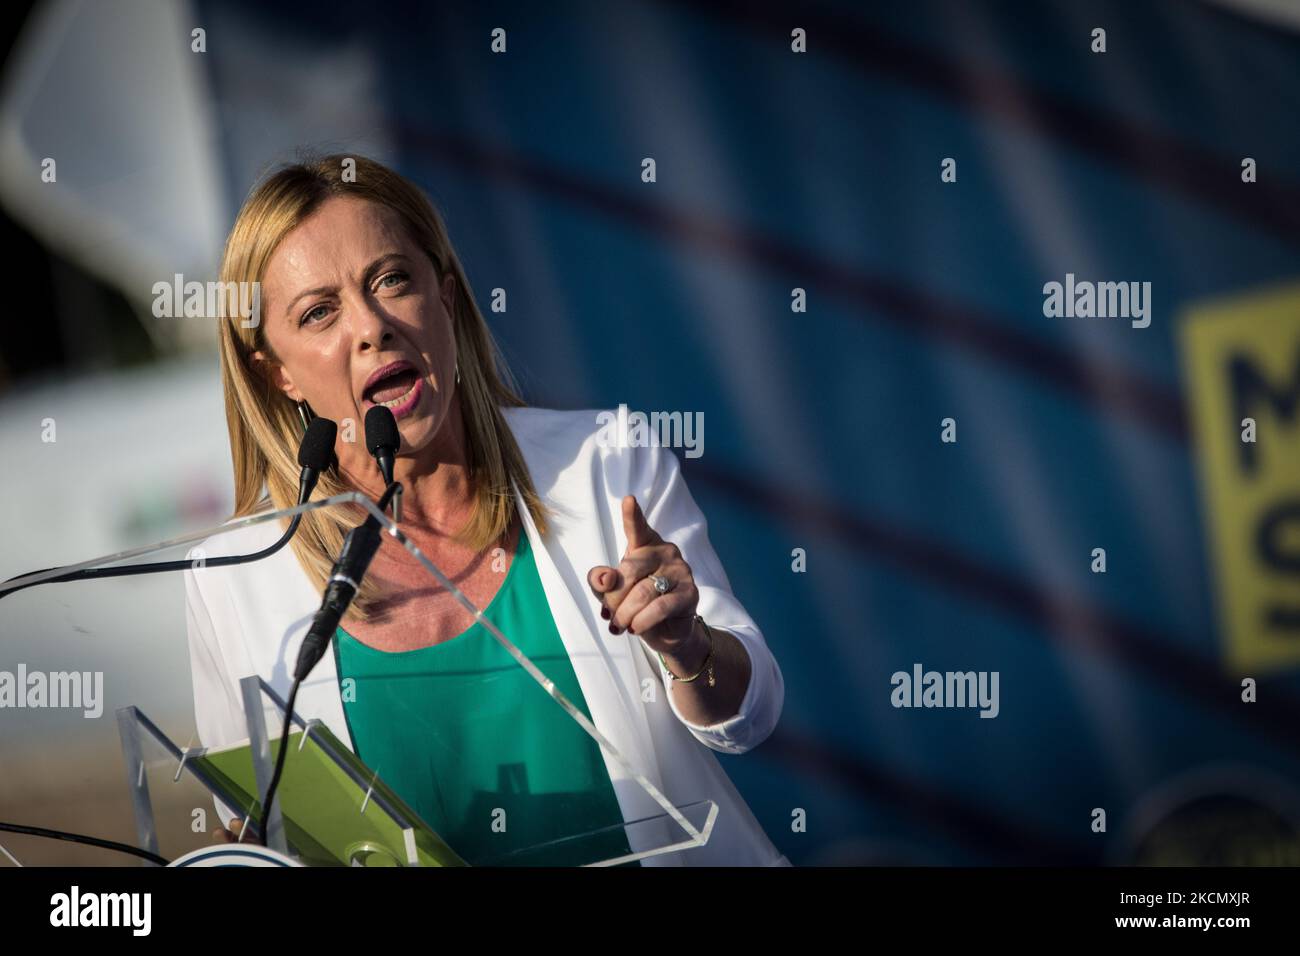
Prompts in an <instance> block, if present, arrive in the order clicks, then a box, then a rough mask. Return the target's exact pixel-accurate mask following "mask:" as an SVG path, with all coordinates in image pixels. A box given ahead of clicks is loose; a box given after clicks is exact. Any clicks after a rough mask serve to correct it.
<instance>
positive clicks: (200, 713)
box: [182, 568, 247, 827]
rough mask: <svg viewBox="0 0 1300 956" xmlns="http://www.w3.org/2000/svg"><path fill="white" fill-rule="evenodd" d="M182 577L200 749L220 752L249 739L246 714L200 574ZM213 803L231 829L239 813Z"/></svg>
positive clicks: (194, 572)
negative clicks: (231, 677) (217, 632)
mask: <svg viewBox="0 0 1300 956" xmlns="http://www.w3.org/2000/svg"><path fill="white" fill-rule="evenodd" d="M182 576H183V577H184V578H185V630H186V634H187V636H188V639H189V647H190V674H191V677H192V679H193V683H194V726H195V728H196V729H197V730H198V736H199V743H200V745H201V746H203V747H207V748H209V749H216V748H218V747H222V746H225V745H227V744H231V743H235V742H237V741H239V740H241V739H243V738H244V737H246V736H247V733H246V732H245V728H244V722H243V718H242V716H240V715H241V714H242V713H243V711H242V709H241V708H240V706H239V701H238V700H237V699H236V698H235V696H234V687H235V684H234V682H233V681H232V680H231V679H230V673H229V670H228V668H227V667H226V663H225V657H224V655H223V654H222V653H221V645H220V643H219V642H218V640H217V636H216V630H215V628H214V627H213V622H212V615H211V614H210V613H209V612H208V606H207V603H206V601H205V600H204V596H203V591H202V589H201V588H200V587H199V580H198V573H196V571H195V570H194V569H193V568H190V569H187V570H185V571H183V572H182ZM213 803H214V804H215V805H216V809H217V815H218V816H219V817H220V818H221V825H222V826H226V827H228V826H229V825H230V821H231V820H232V819H233V818H234V817H235V816H236V812H235V811H234V809H232V808H231V807H228V806H227V805H226V804H225V803H223V802H222V801H221V800H219V799H217V798H216V797H215V796H214V797H213Z"/></svg>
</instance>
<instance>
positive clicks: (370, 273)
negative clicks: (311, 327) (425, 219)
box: [284, 252, 411, 315]
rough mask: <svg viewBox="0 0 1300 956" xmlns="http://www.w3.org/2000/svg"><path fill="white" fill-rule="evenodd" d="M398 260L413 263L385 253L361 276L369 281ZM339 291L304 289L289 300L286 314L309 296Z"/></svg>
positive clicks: (333, 288) (324, 287)
mask: <svg viewBox="0 0 1300 956" xmlns="http://www.w3.org/2000/svg"><path fill="white" fill-rule="evenodd" d="M396 259H400V260H402V261H403V262H410V261H411V260H410V259H409V258H408V257H407V256H406V255H405V254H404V253H401V252H385V253H384V254H383V255H382V256H380V257H379V258H377V259H375V260H374V261H373V262H371V263H370V265H368V266H366V268H365V269H364V270H363V271H362V273H361V275H362V278H363V281H369V280H370V278H371V277H372V276H373V275H374V274H375V272H377V271H378V270H379V267H380V266H382V265H383V264H384V263H386V262H390V261H393V260H396ZM337 291H338V286H333V285H321V286H317V287H316V288H314V289H304V290H303V291H302V292H299V293H298V294H297V295H295V296H294V297H293V298H292V299H290V300H289V304H288V305H286V306H285V307H284V314H285V315H289V314H290V313H292V312H293V307H294V306H295V305H296V304H297V302H298V300H299V299H305V298H306V297H308V296H312V295H324V294H326V293H330V292H337Z"/></svg>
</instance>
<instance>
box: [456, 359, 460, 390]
mask: <svg viewBox="0 0 1300 956" xmlns="http://www.w3.org/2000/svg"><path fill="white" fill-rule="evenodd" d="M456 384H457V385H459V384H460V359H456Z"/></svg>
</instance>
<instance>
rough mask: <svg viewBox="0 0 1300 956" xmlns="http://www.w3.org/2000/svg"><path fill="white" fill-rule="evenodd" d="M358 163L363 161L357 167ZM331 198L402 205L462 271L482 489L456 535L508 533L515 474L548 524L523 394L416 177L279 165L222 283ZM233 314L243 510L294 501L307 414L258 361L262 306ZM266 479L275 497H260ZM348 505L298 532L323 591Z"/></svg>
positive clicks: (443, 266)
mask: <svg viewBox="0 0 1300 956" xmlns="http://www.w3.org/2000/svg"><path fill="white" fill-rule="evenodd" d="M353 162H354V163H355V167H350V164H351V163H353ZM349 168H354V169H355V181H351V179H349V180H348V181H345V180H344V171H345V169H349ZM331 196H348V197H353V198H359V199H365V200H369V201H371V202H375V203H379V204H381V205H383V206H386V207H388V208H389V209H392V210H394V211H395V212H396V213H397V214H398V215H399V216H400V217H401V219H402V221H403V223H404V224H405V225H406V228H407V229H408V230H409V234H410V236H411V238H412V239H413V241H414V242H415V243H416V244H417V245H418V246H419V247H420V248H421V249H423V250H424V252H425V254H427V255H428V257H429V259H430V260H431V261H432V262H433V267H434V270H435V271H436V272H437V274H438V280H439V284H440V285H441V282H442V280H443V278H444V277H445V276H446V275H447V273H448V272H450V273H451V274H452V275H453V276H455V279H456V288H455V301H454V302H453V308H452V315H451V319H452V329H453V332H454V335H455V341H456V355H457V362H458V366H459V371H460V383H459V385H458V386H457V387H456V392H455V397H456V401H458V402H459V403H460V407H461V415H462V418H463V420H464V423H465V440H466V445H467V448H466V456H467V464H468V470H469V477H470V482H471V487H472V494H473V496H474V504H473V509H472V511H471V514H470V517H469V519H468V521H467V522H466V524H465V526H464V527H463V528H462V529H461V531H460V532H459V534H458V535H457V538H456V540H458V541H460V542H461V543H463V544H465V545H468V546H469V547H472V548H473V549H474V550H476V551H478V550H482V549H483V548H485V547H487V546H488V545H489V544H491V543H492V542H494V541H496V540H497V539H499V538H500V537H501V536H502V535H503V534H504V533H505V532H506V530H507V528H508V527H509V526H510V522H511V519H512V517H513V514H514V492H513V489H512V487H511V479H513V480H514V482H515V483H517V484H518V487H519V491H520V494H521V495H522V496H523V499H524V503H525V505H526V507H527V508H528V510H529V512H530V513H531V515H532V517H533V521H534V522H535V523H536V525H537V530H538V532H539V533H545V531H546V517H547V509H546V507H545V505H544V504H543V503H542V501H541V499H540V497H539V496H538V495H537V492H536V490H535V488H534V487H533V482H532V478H531V477H530V476H529V474H528V467H527V465H526V464H525V462H524V458H523V454H522V452H520V450H519V445H518V444H517V443H516V441H515V438H514V435H513V434H511V431H510V427H509V426H508V425H507V423H506V421H505V417H504V415H503V414H502V412H501V408H502V406H505V407H519V406H523V405H524V404H525V403H524V401H523V399H522V398H520V397H519V395H518V394H517V387H516V386H515V384H514V382H513V380H512V378H511V376H510V372H509V369H508V368H506V366H505V363H504V361H503V360H502V358H501V355H500V350H499V349H498V347H497V344H496V342H495V341H494V340H493V338H492V334H491V332H490V331H489V329H488V326H487V323H486V322H485V321H484V319H483V314H482V313H481V312H480V311H479V308H478V306H477V304H475V302H474V296H473V293H472V292H471V291H470V286H469V281H468V280H467V279H466V277H465V270H464V269H463V268H461V264H460V260H459V259H458V258H457V256H456V252H455V250H454V249H453V248H452V245H451V240H450V238H449V237H448V235H447V229H446V226H445V225H444V224H443V221H442V217H441V216H440V215H439V213H438V211H437V210H436V209H435V208H434V207H433V205H432V204H431V203H430V202H429V200H428V198H427V197H426V196H425V195H424V193H423V192H422V191H421V190H420V189H419V188H418V187H416V186H415V185H413V184H412V183H410V182H409V181H408V180H406V179H404V178H403V177H402V176H400V175H399V174H398V173H396V172H394V171H393V170H391V169H388V168H387V167H386V166H384V165H382V164H380V163H378V162H375V161H374V160H371V159H367V158H365V157H362V156H343V155H329V156H324V157H321V158H319V159H314V160H306V161H302V162H298V163H295V164H293V165H288V166H285V167H283V168H281V169H279V170H278V171H276V172H274V173H273V174H272V175H271V176H269V177H268V178H267V179H265V180H264V181H263V182H262V183H261V184H260V185H258V186H257V187H256V188H255V189H254V190H253V192H252V193H251V194H250V195H249V197H248V199H247V200H246V201H245V203H244V206H243V208H242V209H240V211H239V215H238V217H237V218H236V219H235V224H234V226H233V227H232V228H231V230H230V235H229V237H228V238H227V239H226V246H225V251H224V252H223V254H222V258H221V272H220V281H221V282H222V283H223V287H224V288H227V289H229V288H238V287H237V286H234V287H232V286H229V285H224V284H225V283H231V282H250V283H251V282H259V283H260V282H261V280H262V277H263V275H264V273H265V270H266V266H267V263H268V262H269V261H270V259H271V256H272V254H273V253H274V252H275V249H276V247H277V246H278V245H279V244H280V242H281V240H283V238H284V237H285V235H287V234H288V233H289V232H290V231H291V230H293V229H294V228H295V227H296V226H297V225H298V224H299V223H301V222H302V221H303V220H304V219H306V218H307V217H308V216H309V215H311V213H312V212H313V211H314V210H315V209H316V208H317V207H318V206H319V205H320V204H321V203H322V202H323V201H324V200H326V199H328V198H329V197H331ZM228 301H229V299H227V302H228ZM233 311H235V312H237V311H238V310H233ZM223 312H224V314H223V315H222V316H221V320H220V322H219V324H218V328H219V330H220V331H219V335H218V337H219V340H220V351H221V383H222V388H223V390H224V392H225V403H226V425H227V427H228V429H229V431H230V457H231V462H232V464H233V466H234V476H235V510H234V516H235V517H242V516H244V515H249V514H253V513H255V512H258V511H262V510H265V509H267V508H270V507H274V508H276V509H280V508H291V507H293V506H294V505H296V504H297V503H298V478H299V475H300V473H301V468H300V467H299V465H298V444H299V442H300V441H301V440H302V420H301V418H300V417H299V414H298V409H297V406H296V404H295V403H294V401H293V400H292V399H291V398H289V396H288V395H286V394H285V393H284V392H283V391H281V390H280V389H278V388H276V387H275V385H274V384H273V383H272V382H271V380H270V379H269V377H268V376H267V375H266V373H265V370H264V369H263V368H261V367H260V365H261V363H258V362H256V361H255V360H254V359H253V353H254V352H255V351H258V350H261V351H263V352H264V353H267V354H268V355H272V356H273V355H274V352H273V350H272V349H271V348H270V343H269V342H267V341H266V337H265V334H264V330H265V328H266V323H265V321H261V317H260V316H259V320H258V321H257V322H256V323H251V324H254V327H253V328H246V327H245V326H244V323H245V317H244V316H241V315H238V314H230V313H231V312H232V310H231V309H230V308H229V305H227V306H226V308H225V309H224V310H223ZM263 484H265V485H266V489H267V492H268V495H267V496H263V495H262V486H263ZM352 490H355V489H354V488H352V487H351V486H350V485H349V484H347V483H346V482H345V481H344V479H343V478H342V476H341V475H340V474H339V471H338V467H337V464H335V465H332V466H331V467H330V468H329V469H328V470H327V471H325V472H323V473H322V474H321V476H320V482H319V484H318V485H317V490H316V491H315V493H314V497H315V498H317V499H319V498H325V497H331V496H333V495H337V494H341V493H343V492H346V491H352ZM338 510H339V509H320V510H317V511H311V512H307V513H306V514H304V515H303V516H302V524H301V525H300V526H299V528H298V532H297V534H295V535H294V537H293V539H292V540H291V542H290V546H291V547H292V548H293V550H294V553H295V554H296V555H297V557H298V561H299V563H300V564H301V565H302V567H303V569H304V570H305V571H306V572H307V575H308V577H309V578H310V579H311V581H312V584H313V585H314V586H315V587H316V589H317V590H323V589H324V587H325V582H326V579H327V578H328V576H329V572H330V569H331V568H332V566H333V564H334V561H335V559H336V557H337V556H338V553H339V549H340V548H341V547H342V545H343V538H344V535H345V534H346V533H347V531H348V530H349V529H350V528H351V527H352V524H351V523H349V522H348V520H347V519H346V518H345V516H344V515H343V514H341V513H336V512H338ZM353 523H355V522H353ZM381 598H382V595H381V594H380V593H379V591H378V588H377V585H376V584H375V583H374V582H373V580H369V581H363V582H362V585H361V588H360V590H359V591H358V592H357V595H356V598H355V599H354V600H353V603H352V610H353V613H354V614H356V615H357V616H358V617H360V618H362V619H366V618H369V617H370V616H371V614H372V613H373V610H374V607H375V605H376V602H377V601H378V600H380V599H381Z"/></svg>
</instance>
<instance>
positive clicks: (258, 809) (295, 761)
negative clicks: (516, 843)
mask: <svg viewBox="0 0 1300 956" xmlns="http://www.w3.org/2000/svg"><path fill="white" fill-rule="evenodd" d="M303 738H304V732H303V731H301V730H300V731H295V732H292V733H290V735H289V744H288V753H287V755H286V756H285V763H284V774H283V776H282V777H281V779H280V786H279V789H278V791H277V793H276V798H275V803H276V806H277V807H278V808H279V810H280V814H281V816H282V818H283V821H284V830H285V837H286V839H287V840H288V843H289V844H290V845H291V846H292V847H293V848H294V849H295V850H296V851H297V855H298V857H299V859H300V860H301V861H302V862H303V863H305V864H307V865H309V866H329V865H343V866H404V865H418V866H465V865H466V863H465V861H464V860H462V859H461V858H460V857H459V856H457V855H456V853H455V852H454V851H453V850H452V849H451V847H449V846H447V844H446V843H444V842H443V841H442V839H441V838H440V837H439V836H438V834H436V833H434V832H433V830H431V829H429V827H428V826H427V825H426V824H425V823H424V822H423V821H421V820H420V819H419V817H417V816H416V814H415V812H414V811H413V810H411V808H410V807H408V806H407V805H406V804H404V803H403V802H402V800H401V799H400V798H399V797H398V796H397V794H395V793H393V792H392V790H391V789H389V787H388V786H387V785H386V784H385V783H384V782H383V781H382V780H380V779H379V778H378V776H377V775H374V774H372V773H371V772H370V770H369V769H368V768H367V767H366V765H365V764H363V763H362V762H361V761H360V760H358V759H357V758H356V757H355V755H353V754H352V752H351V751H349V750H348V749H347V748H346V747H344V746H343V745H342V744H341V743H340V742H339V740H338V739H337V738H336V737H335V736H334V735H333V734H332V733H330V731H329V728H327V727H325V726H324V725H322V724H316V725H314V726H312V728H311V733H310V734H308V735H306V740H305V742H304V739H303ZM275 746H276V747H277V748H278V746H279V741H278V740H276V741H275ZM251 748H252V745H251V743H245V744H243V745H242V746H236V747H230V748H227V749H223V750H218V751H215V752H213V751H207V752H205V753H203V754H201V755H199V756H193V757H190V758H189V763H190V764H191V765H192V766H193V767H194V769H195V770H198V771H202V773H203V774H204V775H206V776H207V777H208V779H209V781H210V785H215V787H216V788H217V789H219V790H220V791H221V792H223V793H224V794H225V795H226V800H227V802H231V803H232V805H234V806H238V807H240V808H243V809H245V810H246V811H251V816H252V817H253V818H254V819H255V820H260V819H261V817H262V805H261V802H260V800H259V799H258V797H257V793H258V792H259V791H258V788H257V784H256V780H255V779H254V778H255V776H256V775H255V773H254V769H253V767H254V764H253V759H252V753H251ZM363 780H368V781H369V782H368V783H366V784H365V785H362V783H360V782H359V781H363ZM394 810H396V811H397V813H396V814H394V813H393V812H392V811H394ZM404 821H405V822H409V823H410V824H413V825H411V826H403V822H404Z"/></svg>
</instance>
